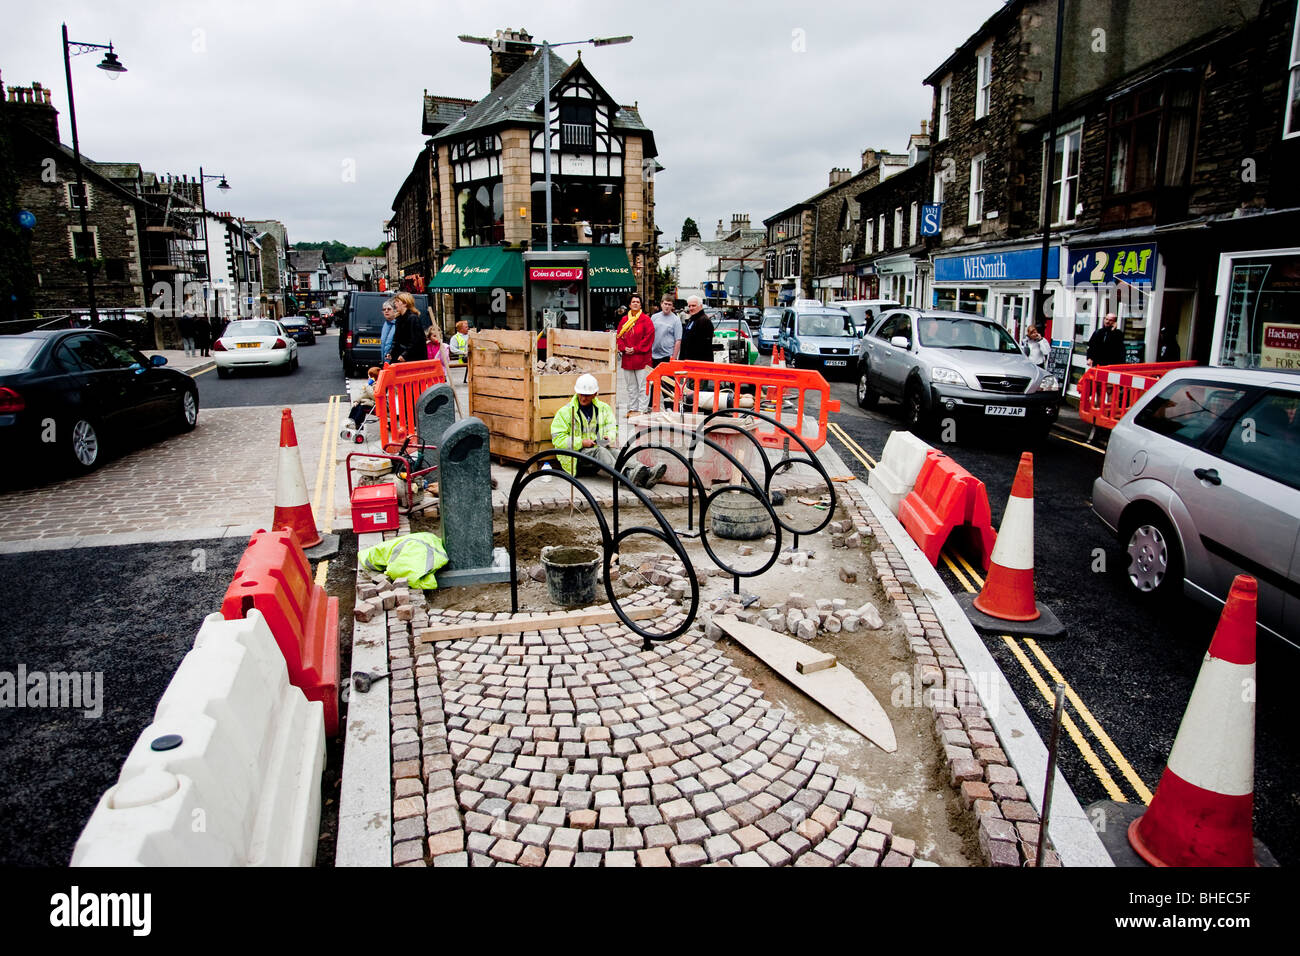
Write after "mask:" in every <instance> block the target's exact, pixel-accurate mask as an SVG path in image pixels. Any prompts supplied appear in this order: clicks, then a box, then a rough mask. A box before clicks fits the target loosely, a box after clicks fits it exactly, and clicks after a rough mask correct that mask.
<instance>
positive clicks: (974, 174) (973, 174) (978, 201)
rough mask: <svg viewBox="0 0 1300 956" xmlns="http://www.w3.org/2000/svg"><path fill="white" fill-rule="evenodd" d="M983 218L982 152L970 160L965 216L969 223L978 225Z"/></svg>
mask: <svg viewBox="0 0 1300 956" xmlns="http://www.w3.org/2000/svg"><path fill="white" fill-rule="evenodd" d="M983 218H984V154H983V153H981V154H980V155H978V156H976V157H975V158H974V159H972V160H971V161H970V208H969V210H968V215H967V217H966V222H967V223H968V224H969V225H972V226H975V225H978V224H979V222H980V220H982V219H983Z"/></svg>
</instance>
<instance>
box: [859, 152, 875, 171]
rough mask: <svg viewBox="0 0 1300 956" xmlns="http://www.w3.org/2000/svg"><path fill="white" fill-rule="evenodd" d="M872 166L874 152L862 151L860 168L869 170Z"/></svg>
mask: <svg viewBox="0 0 1300 956" xmlns="http://www.w3.org/2000/svg"><path fill="white" fill-rule="evenodd" d="M874 165H876V151H875V150H874V149H871V148H867V149H864V150H863V151H862V168H863V169H870V168H871V167H872V166H874Z"/></svg>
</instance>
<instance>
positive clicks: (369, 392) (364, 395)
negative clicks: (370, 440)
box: [339, 367, 379, 445]
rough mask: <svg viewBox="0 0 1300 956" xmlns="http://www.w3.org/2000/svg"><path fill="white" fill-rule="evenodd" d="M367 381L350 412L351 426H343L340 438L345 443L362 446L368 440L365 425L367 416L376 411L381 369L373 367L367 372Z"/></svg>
mask: <svg viewBox="0 0 1300 956" xmlns="http://www.w3.org/2000/svg"><path fill="white" fill-rule="evenodd" d="M366 376H367V381H366V384H365V385H363V386H362V388H361V395H360V396H358V398H357V400H356V401H355V402H354V403H353V404H352V410H351V411H350V412H348V418H349V419H350V421H349V424H347V425H344V426H343V430H342V431H341V432H339V437H340V438H342V439H343V440H344V441H350V442H355V443H356V444H358V445H360V444H362V443H363V442H364V441H365V440H366V433H365V423H366V416H367V415H369V414H370V413H371V412H373V411H374V410H375V379H377V378H378V377H379V369H378V368H375V367H371V368H369V369H367V370H366Z"/></svg>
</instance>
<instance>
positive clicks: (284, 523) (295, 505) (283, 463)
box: [271, 408, 323, 549]
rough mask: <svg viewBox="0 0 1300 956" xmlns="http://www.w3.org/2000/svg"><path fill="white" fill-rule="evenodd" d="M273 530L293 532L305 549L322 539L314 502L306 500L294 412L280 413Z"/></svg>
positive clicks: (285, 411)
mask: <svg viewBox="0 0 1300 956" xmlns="http://www.w3.org/2000/svg"><path fill="white" fill-rule="evenodd" d="M271 530H272V531H292V532H293V533H294V536H295V537H296V538H297V539H298V545H299V547H302V548H304V549H306V548H310V547H313V546H314V545H317V544H320V543H321V541H322V540H323V539H322V538H321V534H320V532H319V531H317V530H316V519H315V517H313V516H312V511H311V502H310V501H309V500H308V498H307V479H306V478H305V477H303V472H302V458H301V457H299V455H298V435H297V433H296V432H295V431H294V428H293V413H292V412H291V411H289V409H287V408H286V409H284V411H282V412H281V413H280V458H279V461H278V462H277V464H276V469H275V515H274V516H273V517H272V518H271Z"/></svg>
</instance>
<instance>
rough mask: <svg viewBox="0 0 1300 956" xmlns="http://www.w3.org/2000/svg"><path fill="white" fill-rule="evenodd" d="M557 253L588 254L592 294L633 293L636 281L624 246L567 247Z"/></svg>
mask: <svg viewBox="0 0 1300 956" xmlns="http://www.w3.org/2000/svg"><path fill="white" fill-rule="evenodd" d="M555 249H556V251H557V252H585V253H587V268H588V269H589V270H590V271H589V272H588V277H589V278H588V290H589V291H591V292H633V291H635V290H636V279H635V277H633V275H632V266H631V265H630V264H629V263H628V261H627V250H626V249H624V248H623V247H622V246H602V245H565V246H556V247H555Z"/></svg>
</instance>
